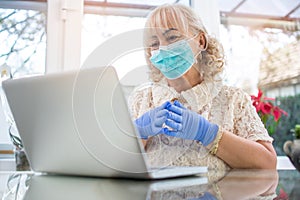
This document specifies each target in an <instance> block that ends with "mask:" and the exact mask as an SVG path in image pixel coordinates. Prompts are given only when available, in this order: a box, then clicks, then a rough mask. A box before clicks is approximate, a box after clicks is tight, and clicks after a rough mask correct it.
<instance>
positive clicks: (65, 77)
mask: <svg viewBox="0 0 300 200" xmlns="http://www.w3.org/2000/svg"><path fill="white" fill-rule="evenodd" d="M3 89H4V91H5V94H6V97H7V100H8V104H9V106H10V109H11V112H12V115H13V117H14V120H15V122H16V126H17V129H18V132H19V134H20V137H21V139H22V142H23V145H24V149H25V152H26V154H27V157H28V160H29V163H30V166H31V168H32V170H33V171H35V172H42V173H48V174H69V175H82V176H101V177H121V178H141V179H161V178H169V177H177V176H188V175H196V174H203V173H206V172H207V167H206V166H195V167H169V166H162V167H159V168H155V169H154V168H151V167H150V166H149V164H148V163H147V154H146V153H145V152H144V147H143V145H142V143H141V141H140V139H139V138H138V137H137V130H136V128H135V126H134V124H133V122H132V119H131V116H130V112H129V110H128V106H127V101H126V99H125V97H124V94H123V90H122V86H121V84H120V82H119V79H118V76H117V73H116V70H115V69H114V67H111V66H109V67H95V68H84V69H79V70H76V71H68V72H62V73H53V74H47V75H41V76H33V77H26V78H20V79H13V80H7V81H4V82H3Z"/></svg>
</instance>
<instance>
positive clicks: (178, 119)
mask: <svg viewBox="0 0 300 200" xmlns="http://www.w3.org/2000/svg"><path fill="white" fill-rule="evenodd" d="M167 118H168V119H171V120H174V121H176V122H178V123H181V122H182V116H181V115H178V114H176V113H174V112H169V113H168V115H167Z"/></svg>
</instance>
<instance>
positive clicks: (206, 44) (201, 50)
mask: <svg viewBox="0 0 300 200" xmlns="http://www.w3.org/2000/svg"><path fill="white" fill-rule="evenodd" d="M198 34H199V33H198ZM198 34H197V35H195V36H194V37H193V38H192V39H194V38H195V37H197V36H198ZM203 35H204V38H205V47H204V48H203V49H202V48H199V49H200V51H199V52H198V53H196V54H195V56H194V58H195V60H196V63H198V59H197V57H198V56H199V54H200V53H201V52H203V51H206V49H207V47H208V39H207V36H206V34H203Z"/></svg>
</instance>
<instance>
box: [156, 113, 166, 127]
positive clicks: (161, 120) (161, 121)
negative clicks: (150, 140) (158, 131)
mask: <svg viewBox="0 0 300 200" xmlns="http://www.w3.org/2000/svg"><path fill="white" fill-rule="evenodd" d="M166 120H167V115H162V116H160V117H156V118H155V120H154V126H156V127H162V125H163V124H164V123H165V121H166Z"/></svg>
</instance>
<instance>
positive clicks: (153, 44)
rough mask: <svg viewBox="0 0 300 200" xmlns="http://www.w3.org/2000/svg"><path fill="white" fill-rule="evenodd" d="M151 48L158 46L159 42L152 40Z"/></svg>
mask: <svg viewBox="0 0 300 200" xmlns="http://www.w3.org/2000/svg"><path fill="white" fill-rule="evenodd" d="M150 47H151V48H158V47H159V42H152V43H150Z"/></svg>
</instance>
